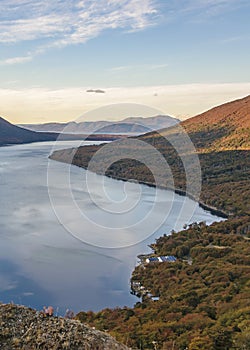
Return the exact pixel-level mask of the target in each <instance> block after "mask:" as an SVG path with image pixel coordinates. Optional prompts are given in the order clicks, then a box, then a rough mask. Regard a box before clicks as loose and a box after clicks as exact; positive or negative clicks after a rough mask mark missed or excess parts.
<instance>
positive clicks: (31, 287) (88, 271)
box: [0, 141, 222, 314]
mask: <svg viewBox="0 0 250 350" xmlns="http://www.w3.org/2000/svg"><path fill="white" fill-rule="evenodd" d="M85 143H86V144H91V142H85ZM77 144H78V142H72V141H71V142H60V144H59V145H60V147H63V148H67V147H72V146H74V145H77ZM52 148H53V142H44V143H33V144H27V145H17V146H9V147H1V148H0V195H1V196H0V208H1V211H0V223H1V230H0V301H2V302H4V303H7V302H11V301H13V302H15V303H18V304H24V305H27V306H31V307H34V308H37V309H41V308H42V307H43V305H53V306H54V308H55V309H57V311H58V313H59V314H64V312H65V310H66V309H67V308H70V309H73V310H74V311H80V310H90V309H91V310H95V311H96V310H100V309H102V308H105V307H115V306H125V305H127V306H132V305H133V304H134V303H135V302H137V301H138V299H137V298H136V297H134V296H133V295H131V294H130V293H129V291H130V285H129V279H130V275H131V272H132V270H133V268H134V267H135V265H136V264H137V260H138V259H137V255H138V254H142V253H148V252H150V250H149V248H148V245H149V244H150V243H153V242H154V241H155V238H157V237H159V236H160V235H162V234H164V233H166V234H169V233H170V232H171V230H172V229H175V230H180V229H181V228H182V227H183V225H184V224H185V223H186V224H188V223H191V222H195V221H196V222H200V221H206V222H207V223H208V224H210V223H212V222H213V221H219V220H222V219H221V218H219V217H216V216H214V215H212V214H211V213H210V212H208V211H205V210H203V209H202V208H201V207H199V205H198V204H197V203H195V202H194V201H192V200H190V199H189V198H187V197H184V196H179V195H177V194H174V193H173V192H171V191H164V190H156V189H154V188H151V187H148V186H145V185H140V184H136V183H125V182H122V181H117V180H113V179H110V178H107V177H103V176H99V175H95V174H92V173H90V172H86V171H85V170H84V169H80V168H78V167H75V166H72V167H69V166H68V165H67V164H63V163H59V162H55V161H48V156H49V154H50V153H51V151H52ZM48 164H49V167H48ZM69 169H70V170H69ZM86 174H88V181H87V180H86V179H87V178H86Z"/></svg>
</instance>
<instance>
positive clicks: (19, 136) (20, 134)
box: [0, 117, 58, 146]
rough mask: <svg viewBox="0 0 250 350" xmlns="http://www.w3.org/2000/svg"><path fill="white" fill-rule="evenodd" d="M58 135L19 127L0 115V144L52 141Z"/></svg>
mask: <svg viewBox="0 0 250 350" xmlns="http://www.w3.org/2000/svg"><path fill="white" fill-rule="evenodd" d="M57 136H58V135H56V134H53V133H37V132H34V131H30V130H26V129H23V128H20V127H18V126H16V125H13V124H11V123H9V122H8V121H7V120H5V119H3V118H1V117H0V146H2V145H6V144H18V143H29V142H39V141H54V140H56V138H57Z"/></svg>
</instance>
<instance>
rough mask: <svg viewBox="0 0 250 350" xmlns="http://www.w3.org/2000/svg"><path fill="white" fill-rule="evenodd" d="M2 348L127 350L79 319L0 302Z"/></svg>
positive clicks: (29, 349) (31, 349)
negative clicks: (53, 315) (52, 315)
mask: <svg viewBox="0 0 250 350" xmlns="http://www.w3.org/2000/svg"><path fill="white" fill-rule="evenodd" d="M0 349H1V350H2V349H3V350H14V349H18V350H33V349H42V350H43V349H44V350H45V349H46V350H59V349H60V350H63V349H65V350H66V349H68V350H113V349H114V350H128V348H127V347H126V346H125V345H122V344H119V343H118V342H117V341H116V340H115V339H114V338H112V337H111V336H109V335H108V334H106V333H103V332H100V331H97V330H95V329H92V328H90V327H88V326H87V325H84V324H82V323H80V322H79V321H76V320H69V319H65V318H62V317H48V316H45V315H44V314H43V313H42V312H39V311H35V310H33V309H30V308H27V307H24V306H17V305H13V304H0Z"/></svg>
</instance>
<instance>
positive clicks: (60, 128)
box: [21, 115, 180, 135]
mask: <svg viewBox="0 0 250 350" xmlns="http://www.w3.org/2000/svg"><path fill="white" fill-rule="evenodd" d="M179 122H180V121H179V119H176V118H172V117H169V116H167V115H158V116H155V117H149V118H142V117H131V118H126V119H124V120H121V121H119V122H110V121H96V122H79V123H76V122H69V123H46V124H22V125H21V126H22V127H25V128H27V129H30V130H34V131H46V132H67V133H84V134H86V133H98V134H100V133H105V134H134V135H136V134H143V133H146V132H149V131H152V130H158V129H162V128H168V127H171V126H173V125H175V124H177V123H179Z"/></svg>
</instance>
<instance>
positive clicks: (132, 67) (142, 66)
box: [109, 63, 168, 72]
mask: <svg viewBox="0 0 250 350" xmlns="http://www.w3.org/2000/svg"><path fill="white" fill-rule="evenodd" d="M166 67H168V64H167V63H160V64H157V63H156V64H154V63H153V64H140V65H128V66H118V67H112V68H110V69H109V71H111V72H123V71H129V70H136V71H138V70H143V71H145V70H155V69H162V68H166Z"/></svg>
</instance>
